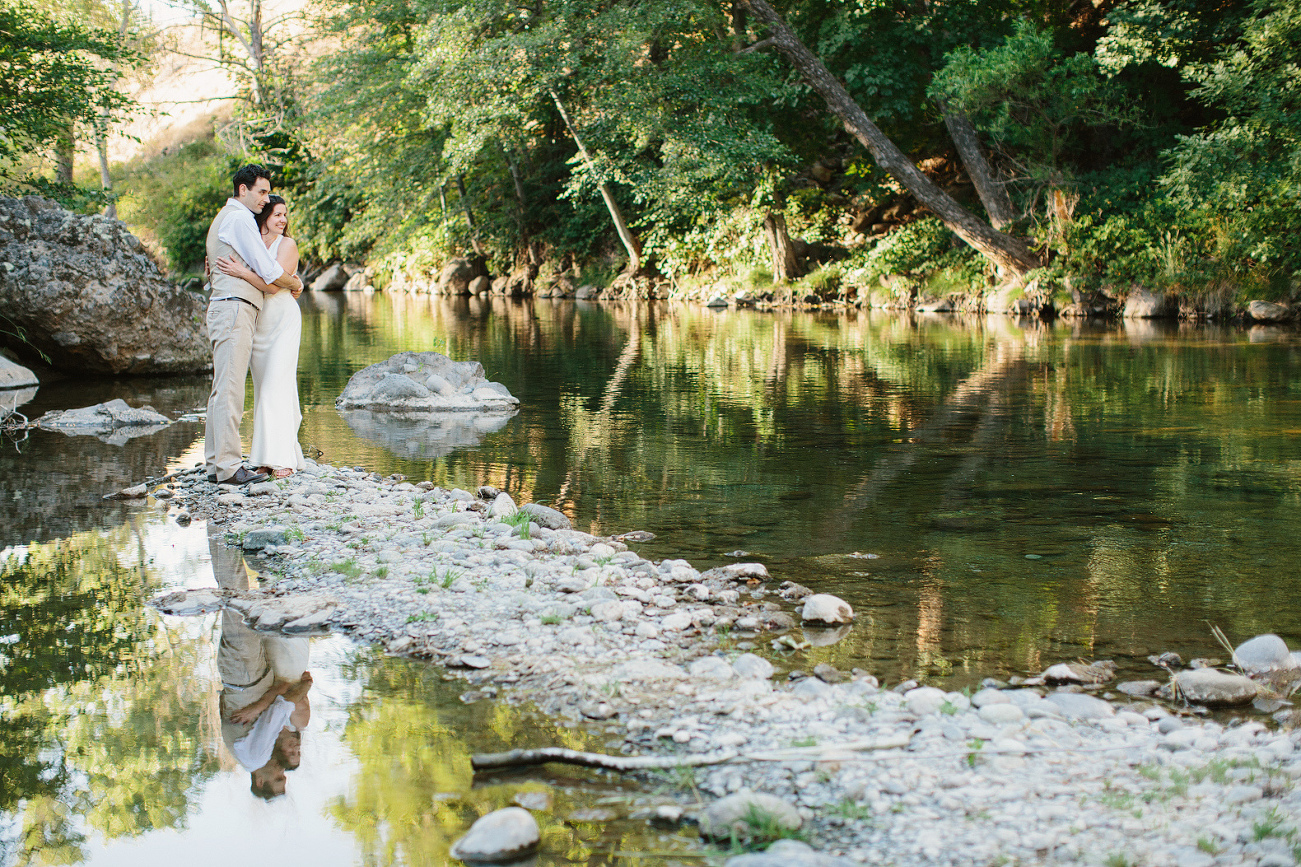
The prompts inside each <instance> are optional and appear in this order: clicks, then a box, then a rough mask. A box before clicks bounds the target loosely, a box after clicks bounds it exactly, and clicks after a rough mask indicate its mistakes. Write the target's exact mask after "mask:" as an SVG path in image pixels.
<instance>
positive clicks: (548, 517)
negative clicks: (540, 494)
mask: <svg viewBox="0 0 1301 867" xmlns="http://www.w3.org/2000/svg"><path fill="white" fill-rule="evenodd" d="M519 510H520V511H521V512H523V513H524V514H526V515H528V516H529V520H530V521H532V522H533V523H535V524H537V525H538V526H539V527H545V528H546V529H548V530H572V529H573V528H574V525H573V524H572V523H571V522H570V520H569V518H568V517H566V515H565V513H564V512H558V511H556V510H555V509H552V508H549V507H547V506H543V505H539V504H538V503H525V504H524V505H522V506H520V507H519Z"/></svg>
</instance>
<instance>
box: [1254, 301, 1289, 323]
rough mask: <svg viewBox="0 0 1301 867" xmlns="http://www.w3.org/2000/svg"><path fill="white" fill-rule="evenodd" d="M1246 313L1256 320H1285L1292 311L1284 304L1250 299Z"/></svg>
mask: <svg viewBox="0 0 1301 867" xmlns="http://www.w3.org/2000/svg"><path fill="white" fill-rule="evenodd" d="M1247 315H1248V316H1249V317H1251V318H1252V319H1254V320H1255V321H1257V322H1286V321H1287V320H1289V319H1291V318H1292V311H1291V310H1290V309H1288V307H1287V305H1285V304H1275V303H1274V302H1272V301H1252V302H1251V303H1250V304H1248V305H1247Z"/></svg>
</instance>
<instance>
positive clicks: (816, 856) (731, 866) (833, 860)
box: [723, 840, 854, 867]
mask: <svg viewBox="0 0 1301 867" xmlns="http://www.w3.org/2000/svg"><path fill="white" fill-rule="evenodd" d="M853 864H854V862H853V861H849V860H847V859H845V858H837V857H835V856H834V855H828V854H826V853H825V852H819V851H817V850H816V849H814V848H813V847H812V846H810V845H809V844H808V843H802V842H800V841H799V840H778V841H777V842H776V843H773V844H772V845H771V846H769V847H768V848H767V849H765V850H764V851H762V852H747V853H745V854H744V855H736V856H733V857H731V858H728V859H727V862H726V863H725V864H724V865H723V867H853Z"/></svg>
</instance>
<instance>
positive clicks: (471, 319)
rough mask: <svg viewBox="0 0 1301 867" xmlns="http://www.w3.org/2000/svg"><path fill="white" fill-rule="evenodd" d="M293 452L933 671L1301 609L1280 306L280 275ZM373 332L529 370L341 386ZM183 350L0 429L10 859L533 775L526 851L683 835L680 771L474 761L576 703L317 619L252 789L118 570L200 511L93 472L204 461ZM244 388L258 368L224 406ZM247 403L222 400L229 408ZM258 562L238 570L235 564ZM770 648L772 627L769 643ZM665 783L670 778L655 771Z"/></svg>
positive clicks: (386, 808) (213, 716) (1291, 629)
mask: <svg viewBox="0 0 1301 867" xmlns="http://www.w3.org/2000/svg"><path fill="white" fill-rule="evenodd" d="M300 303H301V304H302V307H303V311H304V336H303V347H302V353H301V360H300V365H299V368H300V369H299V388H300V395H301V398H302V402H303V414H304V424H303V429H302V434H301V439H302V442H303V444H304V447H305V448H306V449H307V450H308V451H309V452H310V453H312V454H317V453H319V454H320V455H321V459H322V460H325V461H329V462H331V463H336V464H347V465H355V466H362V467H365V468H367V469H372V470H375V471H378V472H380V473H383V474H390V473H401V474H403V475H405V476H407V477H408V479H410V480H413V481H418V480H423V479H431V480H433V481H434V482H436V483H438V484H439V485H443V486H445V487H452V486H456V487H462V488H467V489H470V490H473V489H474V488H475V487H476V486H478V485H480V484H484V483H487V484H492V485H494V486H496V487H498V488H501V489H503V490H506V491H508V492H509V493H511V495H512V496H513V497H514V498H515V499H516V500H517V501H519V502H525V501H533V502H540V503H544V504H547V505H551V506H554V507H556V508H559V509H561V510H562V511H564V512H565V513H566V514H568V515H569V516H570V517H571V519H572V520H573V521H574V523H575V526H577V527H578V528H580V529H584V530H588V531H590V532H593V533H598V534H612V533H619V532H625V531H629V530H647V531H650V532H652V533H654V534H655V535H656V538H655V540H654V541H652V542H649V543H642V544H638V545H636V546H635V547H636V548H637V550H639V551H640V552H641V553H642V554H643V555H645V556H648V557H650V558H652V559H660V558H665V557H685V558H687V559H689V560H691V562H692V563H693V565H695V566H697V567H698V568H702V569H703V568H706V567H709V566H713V565H718V564H721V563H726V562H733V561H735V560H736V559H739V558H744V559H746V560H758V561H761V562H764V563H765V564H767V566H768V568H769V570H770V571H771V572H772V574H773V575H774V577H776V578H778V579H789V580H794V581H798V582H800V583H802V584H806V585H808V586H809V587H812V588H813V589H815V590H821V591H828V592H833V593H836V594H838V595H840V596H843V597H844V598H845V599H847V600H848V601H849V602H850V603H851V604H852V605H853V606H854V608H855V610H856V611H857V612H858V613H859V618H858V620H857V622H856V623H855V625H854V627H853V629H852V630H851V631H850V633H849V634H848V635H847V636H846V637H845V638H844V639H843V640H841V641H839V642H838V643H835V644H833V645H831V646H823V647H815V648H811V649H809V650H806V651H801V652H796V653H789V652H785V653H778V652H775V651H774V652H772V654H771V656H772V658H773V659H774V661H775V662H777V663H778V666H779V668H781V669H782V670H789V669H793V668H801V669H804V670H809V669H811V668H812V666H813V665H815V664H817V663H819V662H828V663H831V664H833V665H835V666H836V667H838V668H841V669H845V670H848V669H850V668H854V667H858V668H862V669H866V670H868V671H870V672H872V673H873V674H876V675H877V676H878V677H880V678H881V679H882V680H883V681H884V682H886V683H888V684H894V683H897V682H899V681H901V680H904V679H908V678H915V679H917V680H921V681H924V682H928V683H933V684H936V685H941V686H945V687H946V688H962V687H965V686H974V685H975V684H976V683H978V682H979V680H980V679H981V678H983V677H987V676H993V677H998V678H1006V677H1008V676H1010V675H1018V674H1027V673H1033V672H1037V671H1039V670H1041V669H1043V668H1044V667H1046V666H1047V665H1049V664H1051V663H1054V662H1059V661H1063V660H1071V659H1075V658H1089V659H1093V658H1110V659H1114V660H1116V661H1117V662H1118V663H1119V664H1120V666H1121V669H1122V673H1123V674H1126V675H1130V674H1132V675H1143V676H1151V674H1152V673H1154V672H1155V671H1156V669H1153V668H1151V667H1150V666H1149V665H1148V663H1147V662H1146V661H1145V660H1146V657H1147V656H1148V655H1149V654H1153V653H1159V652H1162V651H1168V650H1169V651H1175V652H1178V653H1181V654H1183V655H1184V657H1185V658H1190V657H1196V656H1216V655H1223V654H1222V651H1221V650H1220V649H1219V648H1218V647H1217V646H1216V644H1215V642H1214V640H1213V639H1212V637H1211V634H1210V629H1211V626H1212V625H1215V626H1218V627H1220V628H1222V629H1223V630H1224V631H1225V633H1226V634H1227V635H1228V636H1229V638H1230V640H1233V641H1240V640H1242V639H1245V638H1247V637H1250V636H1251V635H1254V634H1257V633H1260V632H1276V633H1278V634H1279V635H1281V636H1283V637H1284V638H1285V639H1286V640H1287V641H1288V642H1289V644H1290V645H1291V646H1293V647H1297V646H1298V645H1299V644H1301V614H1298V612H1297V610H1296V607H1295V605H1293V604H1290V602H1289V600H1292V599H1294V598H1295V597H1294V596H1293V595H1292V592H1293V581H1294V578H1293V571H1294V568H1295V565H1294V564H1295V563H1297V562H1301V550H1298V549H1299V548H1301V517H1298V515H1299V512H1298V506H1301V460H1299V459H1298V456H1297V453H1296V446H1295V443H1296V437H1297V434H1298V432H1301V378H1298V377H1296V375H1295V371H1296V370H1297V366H1298V361H1301V352H1299V347H1301V340H1299V339H1298V335H1297V333H1296V332H1295V331H1293V330H1279V329H1263V328H1255V329H1251V330H1244V329H1237V328H1219V327H1212V326H1189V325H1174V324H1154V323H1146V322H1135V323H1121V324H1117V323H1106V324H1091V323H1075V322H1058V323H1054V324H1049V325H1043V324H1039V323H1025V324H1018V323H1016V322H1014V321H1012V320H1010V319H1007V318H1001V317H993V318H989V319H983V318H982V319H971V320H964V319H959V318H953V317H913V316H907V315H895V314H889V315H887V314H882V313H879V312H869V311H837V312H791V311H783V312H775V313H767V312H764V313H761V312H754V311H733V310H708V309H703V308H699V307H693V306H680V305H674V304H655V305H646V304H628V305H622V304H603V305H595V304H586V303H583V302H569V301H565V302H561V301H555V302H552V301H541V300H539V301H536V302H520V301H510V300H506V299H491V300H488V299H481V300H479V299H448V298H440V297H428V296H416V297H406V296H387V295H368V294H329V295H320V294H318V295H310V294H309V295H307V296H305V297H304V298H303V299H302V300H301V302H300ZM400 350H435V351H439V352H443V353H445V354H448V355H451V356H452V357H454V358H457V359H473V360H477V361H479V362H481V363H482V364H483V366H484V368H485V370H486V372H487V374H488V376H489V377H490V378H492V379H494V380H497V381H500V382H502V383H504V384H505V385H507V386H508V387H509V388H510V389H511V391H512V393H514V394H515V395H516V396H517V397H519V398H520V400H521V402H522V406H521V410H520V412H519V413H518V414H517V415H516V416H514V417H513V418H511V419H510V420H509V421H507V422H506V423H504V424H502V425H500V426H495V427H493V426H488V427H475V426H473V425H470V426H465V425H455V426H446V427H437V428H428V427H425V428H422V427H417V426H397V427H394V426H385V427H378V426H375V425H369V424H365V423H363V422H361V421H358V420H357V419H356V418H352V419H345V418H344V417H342V416H341V415H340V414H339V413H338V412H337V411H336V410H335V408H334V397H335V396H336V395H337V394H338V393H339V392H340V390H341V389H342V388H343V385H344V384H345V383H346V381H347V378H348V376H349V375H350V374H351V373H352V372H353V371H355V370H357V369H360V368H361V367H363V366H365V365H366V364H369V363H372V362H375V361H380V360H383V359H385V358H387V357H389V356H390V355H391V354H392V353H394V352H396V351H400ZM206 396H207V382H206V381H205V380H203V379H189V380H187V379H147V380H140V379H136V380H116V381H90V382H87V381H85V380H82V379H79V378H69V379H65V380H62V381H59V382H50V383H47V384H45V385H43V386H42V388H41V389H40V390H39V391H38V393H37V395H36V397H35V399H34V400H33V401H32V402H30V403H29V404H27V405H25V406H24V407H23V408H22V409H23V412H24V413H26V414H27V415H29V416H32V417H35V416H37V415H39V414H40V413H42V412H44V411H47V410H51V409H64V408H71V407H79V406H87V405H90V404H93V403H97V402H100V401H104V400H108V399H111V398H114V397H122V398H124V399H126V400H127V401H128V402H129V403H131V404H133V405H139V404H150V405H152V406H154V407H155V408H156V409H158V410H160V411H162V412H164V413H166V414H168V415H169V416H172V417H174V418H179V417H185V420H182V421H180V422H178V423H177V424H175V425H173V426H172V427H170V428H168V429H166V430H164V431H163V432H161V433H157V434H154V435H152V436H148V437H138V438H134V439H130V440H126V441H125V442H102V441H100V440H98V439H94V438H91V437H67V436H65V435H63V434H60V433H52V432H44V431H33V432H30V434H29V435H28V436H27V437H26V438H25V439H24V440H22V441H19V442H14V441H13V440H12V439H7V440H5V441H4V442H3V447H4V448H3V452H2V453H0V478H3V479H4V481H3V483H0V572H2V573H3V577H4V581H3V584H0V599H2V601H0V621H2V622H0V865H3V867H9V865H17V864H29V863H30V864H38V863H65V864H82V863H84V864H96V865H101V864H117V863H128V862H130V863H133V864H139V863H160V862H162V861H163V860H164V859H166V860H169V861H171V860H177V859H184V860H185V861H186V862H187V863H192V864H209V863H211V864H217V863H219V862H220V863H228V862H229V861H230V859H232V858H243V857H249V858H260V857H261V858H264V857H268V856H269V857H271V858H275V859H277V860H280V861H285V860H288V861H289V862H291V863H300V862H301V863H309V862H310V863H314V864H324V865H330V864H358V863H365V864H422V863H429V864H438V863H442V861H443V859H444V858H445V853H446V849H447V846H448V845H449V844H450V843H451V841H453V840H455V839H456V837H457V836H458V835H459V834H460V833H462V832H463V830H464V829H465V828H466V827H467V826H468V824H469V823H470V822H471V821H473V819H474V818H475V817H476V816H477V815H479V814H481V813H482V812H485V811H486V810H488V809H491V808H494V807H497V806H503V805H505V804H507V803H509V802H510V801H511V799H512V798H514V797H515V796H516V795H517V794H519V793H520V792H522V791H537V792H542V791H547V792H550V793H551V796H552V799H553V803H552V805H551V807H550V808H549V809H547V810H545V811H542V812H541V813H539V816H540V817H541V819H542V824H543V829H544V839H545V841H546V843H545V854H544V855H543V856H542V858H541V861H540V863H541V864H544V865H567V864H584V865H589V864H598V863H599V864H619V865H668V864H694V863H701V860H700V857H699V856H700V854H701V852H702V851H704V850H702V848H701V847H700V846H699V844H698V843H697V842H696V841H695V840H694V839H693V837H692V835H691V834H690V833H689V832H674V831H664V830H657V829H655V828H653V827H651V826H649V825H648V824H647V823H646V822H645V821H644V819H643V818H641V814H640V813H639V812H638V811H639V810H643V809H644V808H645V806H646V805H647V804H649V803H652V802H654V801H655V799H656V798H665V797H671V796H673V795H674V793H675V792H677V788H676V787H675V786H674V785H673V784H672V781H670V780H666V781H665V785H664V787H663V790H661V791H655V790H647V789H645V788H632V787H629V786H627V785H626V784H624V783H622V782H620V781H618V780H613V779H608V778H605V777H602V776H600V775H598V774H595V773H582V772H575V771H565V770H554V769H553V770H552V771H550V772H545V773H535V774H532V775H530V776H527V777H524V776H520V777H509V778H501V779H492V780H475V779H474V778H473V777H472V775H471V773H470V770H469V766H468V756H469V754H471V753H473V752H480V751H489V750H495V749H503V748H506V747H507V746H523V745H551V744H560V745H565V746H571V747H586V748H592V749H605V748H607V746H606V745H605V744H604V743H603V741H602V735H601V734H600V733H597V732H594V731H586V730H583V729H580V728H573V727H569V726H566V725H563V724H561V723H559V722H557V721H554V720H547V719H543V718H540V717H539V716H537V715H536V714H534V713H532V712H531V711H530V710H529V709H528V708H526V707H516V706H513V705H511V704H510V703H509V702H491V701H474V702H471V703H468V704H467V703H463V702H462V701H461V700H460V696H461V694H462V693H463V692H464V691H465V686H464V684H463V683H462V682H460V681H457V680H454V679H453V680H449V679H445V678H444V676H443V675H442V674H441V672H440V671H439V670H438V669H436V668H433V667H431V666H428V665H426V664H423V663H415V662H412V661H408V660H403V659H392V658H386V657H384V656H382V655H381V654H378V653H376V652H374V651H372V650H370V649H368V648H360V647H356V646H354V645H352V644H351V643H349V642H348V641H346V640H344V639H342V638H339V637H330V636H326V637H320V638H316V639H313V641H312V645H311V670H312V672H313V674H314V675H315V677H316V685H315V686H314V688H313V692H312V714H313V716H312V722H311V724H310V726H309V728H308V730H307V732H306V734H305V736H304V746H303V761H302V764H301V766H300V767H299V768H298V769H297V770H295V771H293V772H291V773H290V775H289V782H288V786H287V791H288V794H287V795H286V796H285V797H281V798H277V799H275V800H272V801H269V802H264V801H262V800H259V799H257V798H254V797H253V796H252V795H251V794H250V792H249V776H248V774H247V773H246V772H243V771H241V770H240V768H239V766H238V765H237V764H236V763H235V762H234V761H233V759H232V758H231V756H230V753H229V751H228V750H226V749H225V747H224V746H223V743H222V738H221V735H220V731H219V729H220V725H219V721H218V719H217V696H218V693H219V692H220V689H221V683H220V678H219V676H218V675H217V673H216V666H215V657H216V647H217V642H218V640H219V635H220V624H219V621H218V619H217V618H216V617H215V616H209V617H207V618H193V619H178V618H165V617H162V616H160V615H157V614H156V613H154V612H153V611H152V610H151V609H149V608H148V607H147V606H146V605H145V604H144V603H145V600H147V599H148V598H149V597H150V596H151V595H152V594H154V593H156V592H158V591H159V590H161V589H166V588H172V587H198V586H212V585H213V583H214V581H213V567H212V564H211V557H210V548H209V542H208V537H207V533H206V528H205V527H204V526H203V525H202V523H201V522H197V523H196V524H194V525H191V526H189V527H186V528H181V527H178V526H176V525H175V524H174V523H169V522H168V521H166V520H165V518H164V515H165V511H164V509H163V508H161V506H162V505H163V504H160V503H156V502H153V501H150V502H147V503H142V502H127V503H123V502H113V501H104V500H102V499H101V497H102V495H103V494H104V493H107V492H110V491H112V490H116V489H117V488H121V487H124V486H127V485H129V484H133V483H136V482H138V481H141V480H143V479H144V478H145V477H146V476H150V475H157V474H158V473H159V471H160V470H162V469H164V468H173V469H175V468H183V467H188V466H191V465H193V464H194V463H195V462H197V461H198V460H199V459H200V458H201V455H202V440H201V437H202V423H201V422H200V421H198V420H195V418H194V416H193V413H194V411H195V410H198V409H201V407H202V404H203V403H204V401H205V400H206ZM250 405H251V404H250ZM250 422H251V414H250V416H249V417H246V422H245V425H246V428H245V432H246V434H247V431H248V426H249V424H250ZM248 568H249V569H250V570H251V572H250V574H251V576H252V579H253V580H257V579H258V578H259V575H258V564H257V563H256V562H250V563H249V564H248ZM762 647H764V649H766V646H762ZM679 795H680V793H679Z"/></svg>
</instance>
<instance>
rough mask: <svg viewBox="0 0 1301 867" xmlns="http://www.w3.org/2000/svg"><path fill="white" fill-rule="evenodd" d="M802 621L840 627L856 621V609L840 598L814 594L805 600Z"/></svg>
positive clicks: (801, 610) (828, 594) (801, 614)
mask: <svg viewBox="0 0 1301 867" xmlns="http://www.w3.org/2000/svg"><path fill="white" fill-rule="evenodd" d="M800 619H801V620H803V621H804V622H806V623H816V624H824V625H827V626H839V625H840V624H842V623H849V622H851V621H853V619H854V609H853V608H851V607H850V605H849V603H848V602H846V601H845V600H843V599H841V598H840V597H839V596H832V595H831V594H830V593H814V594H813V595H812V596H810V597H809V598H808V599H805V600H804V607H803V608H801V609H800Z"/></svg>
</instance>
